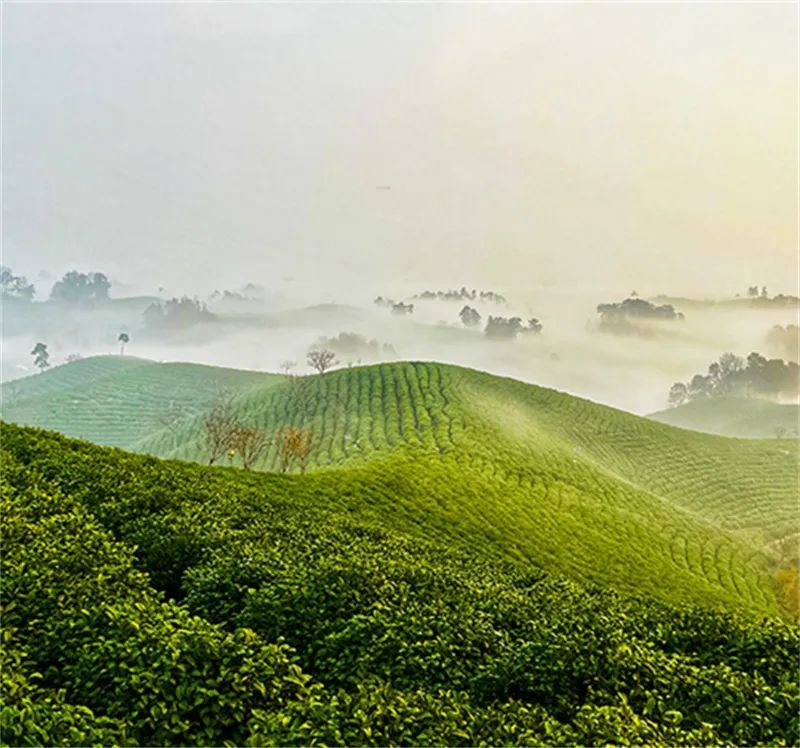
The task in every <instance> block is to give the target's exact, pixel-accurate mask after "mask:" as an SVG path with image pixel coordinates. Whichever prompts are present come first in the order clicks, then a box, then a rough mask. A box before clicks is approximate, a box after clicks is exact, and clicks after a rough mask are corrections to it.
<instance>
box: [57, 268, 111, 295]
mask: <svg viewBox="0 0 800 748" xmlns="http://www.w3.org/2000/svg"><path fill="white" fill-rule="evenodd" d="M110 288H111V282H110V281H109V280H108V278H107V277H106V276H105V275H104V274H103V273H79V272H78V271H77V270H70V271H69V272H68V273H65V274H64V277H63V278H61V280H59V281H57V282H56V284H55V285H54V286H53V290H52V291H51V292H50V298H51V299H60V300H61V301H92V300H95V301H102V300H105V299H108V291H109V289H110Z"/></svg>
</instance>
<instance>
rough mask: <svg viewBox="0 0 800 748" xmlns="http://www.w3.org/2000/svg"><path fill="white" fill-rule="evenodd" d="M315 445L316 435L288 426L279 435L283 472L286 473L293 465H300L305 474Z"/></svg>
mask: <svg viewBox="0 0 800 748" xmlns="http://www.w3.org/2000/svg"><path fill="white" fill-rule="evenodd" d="M313 444H314V435H313V434H312V433H311V432H310V431H309V430H308V429H304V428H301V427H300V426H286V427H285V428H283V429H281V431H280V432H279V434H278V447H279V450H280V460H281V462H280V465H281V472H283V473H285V472H286V471H287V470H288V469H289V467H290V466H291V465H292V463H294V462H297V463H298V464H299V465H300V472H301V473H304V472H305V471H306V467H308V459H309V457H310V456H311V449H312V447H313Z"/></svg>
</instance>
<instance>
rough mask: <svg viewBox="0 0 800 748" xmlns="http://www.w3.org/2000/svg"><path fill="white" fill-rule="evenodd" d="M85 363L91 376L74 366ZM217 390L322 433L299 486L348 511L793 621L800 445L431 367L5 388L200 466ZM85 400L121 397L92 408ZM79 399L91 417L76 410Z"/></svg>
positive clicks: (123, 377) (158, 370) (453, 544)
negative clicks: (787, 594)
mask: <svg viewBox="0 0 800 748" xmlns="http://www.w3.org/2000/svg"><path fill="white" fill-rule="evenodd" d="M79 365H80V366H82V367H84V371H81V370H80V369H77V368H76V369H73V368H72V367H78V366H79ZM94 369H96V370H97V371H98V372H99V373H98V374H97V375H96V377H95V378H94V379H92V377H93V376H95V375H93V374H92V373H91V372H92V371H93V370H94ZM71 372H74V374H71ZM68 374H70V376H72V377H73V378H72V379H70V380H69V381H67V375H68ZM220 382H223V383H224V384H225V385H226V386H228V388H229V389H231V390H232V391H234V392H235V393H237V394H236V397H235V399H234V401H233V407H234V410H235V415H236V418H237V419H238V420H240V421H241V422H242V423H244V424H246V425H249V426H255V427H258V428H260V429H263V430H264V431H265V432H267V433H270V434H272V433H275V432H276V431H277V430H278V429H279V428H281V427H282V426H285V425H297V426H303V427H305V428H307V429H309V430H310V431H311V432H312V433H313V435H314V449H313V451H312V453H311V456H310V467H311V469H310V472H309V473H308V474H307V475H306V476H305V478H304V483H303V485H307V486H314V491H315V492H316V494H317V495H322V494H323V493H324V495H325V496H327V497H328V498H327V499H326V500H327V501H328V502H329V504H330V505H331V506H332V507H333V508H335V509H336V511H339V512H344V513H346V514H347V515H348V516H355V517H358V518H360V519H369V520H371V521H375V522H379V523H381V524H382V525H384V526H388V527H391V528H393V529H396V530H398V531H401V532H403V533H405V534H406V535H408V536H409V537H413V538H415V539H420V540H422V539H426V540H435V541H437V542H440V543H443V544H445V545H447V546H448V547H450V548H458V549H463V550H467V551H471V552H475V551H477V552H478V553H480V555H481V556H482V557H484V558H487V559H494V560H499V561H503V562H508V563H511V564H513V565H515V566H516V567H517V568H520V569H526V570H527V569H530V568H531V567H535V568H537V569H542V570H546V571H548V572H552V573H556V574H558V575H561V576H564V577H566V578H569V579H571V580H574V581H577V582H580V583H586V584H592V585H602V586H610V587H613V588H614V589H616V590H617V591H620V592H625V593H632V594H638V595H646V596H649V597H651V598H654V599H659V600H662V601H663V602H666V603H670V604H672V603H679V604H680V603H690V604H699V605H703V606H706V607H711V608H716V609H726V610H736V611H741V612H744V613H746V614H748V615H752V616H760V615H770V616H771V615H776V614H778V613H779V612H780V610H781V607H782V604H783V602H784V601H783V599H782V595H783V593H782V591H781V590H779V589H778V588H777V587H776V585H775V582H774V579H773V577H774V573H775V565H776V563H777V562H778V561H779V559H776V558H775V553H774V549H775V547H776V544H779V543H780V542H781V541H782V540H784V539H786V538H792V537H793V536H794V534H796V533H797V532H798V508H800V507H798V491H797V486H798V448H797V442H796V440H781V441H778V440H770V441H755V440H734V439H725V438H721V437H715V436H710V435H705V434H700V433H695V432H690V431H684V430H680V429H675V428H671V427H668V426H665V425H662V424H659V423H655V422H653V421H651V420H648V419H644V418H639V417H637V416H634V415H631V414H628V413H624V412H621V411H617V410H614V409H612V408H607V407H604V406H600V405H597V404H594V403H591V402H588V401H586V400H581V399H579V398H575V397H572V396H569V395H566V394H563V393H559V392H556V391H553V390H549V389H544V388H541V387H536V386H533V385H529V384H524V383H521V382H518V381H515V380H511V379H505V378H501V377H496V376H492V375H489V374H485V373H481V372H477V371H473V370H469V369H463V368H459V367H454V366H444V365H439V364H430V363H398V364H383V365H377V366H369V367H360V368H353V369H343V370H339V371H332V372H328V373H326V374H324V375H322V376H313V377H304V378H296V379H291V380H286V379H285V378H281V377H276V376H273V375H268V374H259V373H255V372H235V371H231V370H221V369H213V368H211V367H200V366H193V365H187V364H155V363H150V362H142V361H134V360H127V359H122V358H120V357H105V358H100V359H88V360H86V361H82V362H78V364H70V365H68V366H64V367H59V368H57V369H55V370H53V371H51V372H47V373H45V374H43V375H37V376H35V377H30V378H28V379H24V380H21V381H19V382H18V383H16V393H15V394H16V399H15V401H14V403H15V404H12V405H7V404H6V403H7V402H8V393H7V392H6V387H8V386H9V385H5V386H4V390H3V391H4V393H5V402H4V408H3V415H4V418H6V419H7V420H12V421H17V422H22V423H30V424H34V425H40V426H44V427H47V428H54V429H57V430H60V431H62V432H64V433H67V434H72V435H83V436H85V437H87V438H90V439H92V440H93V441H97V442H102V443H109V444H115V445H117V446H123V447H127V448H133V449H135V450H136V451H141V452H147V453H150V454H154V455H159V456H166V457H179V458H181V459H184V460H195V461H200V462H204V461H206V458H207V452H206V447H205V443H204V428H203V414H204V413H205V412H207V410H208V408H209V407H210V403H211V402H212V401H213V397H214V393H215V391H216V390H215V387H218V386H219V383H220ZM47 388H49V390H48V389H47ZM48 391H49V392H50V393H51V394H49V395H48V394H47V393H48ZM88 391H94V392H95V393H96V392H98V391H102V392H104V393H105V395H104V397H105V399H104V398H102V397H97V396H95V397H94V399H89V398H88V396H87V397H86V399H84V400H82V399H81V398H82V397H84V396H85V393H86V392H88ZM167 396H169V397H173V399H179V400H180V402H182V403H183V402H185V403H186V404H187V408H191V409H190V410H189V411H188V412H187V413H185V414H184V415H183V416H182V417H180V418H176V420H175V421H174V422H173V423H171V424H169V427H166V426H164V425H163V423H162V422H161V421H160V420H159V418H160V416H161V415H163V409H164V407H165V406H164V398H165V397H167ZM195 397H196V399H193V398H195ZM57 398H61V399H60V400H58V399H57ZM109 399H112V401H111V402H108V400H109ZM65 400H77V401H78V404H77V405H76V406H75V408H74V409H73V410H71V411H70V410H69V409H66V408H63V407H62V406H61V403H62V401H65ZM53 402H55V404H54V405H51V403H53ZM123 402H124V403H126V405H125V407H124V408H123V407H122V405H121V404H120V403H123ZM278 452H279V447H278V444H277V441H276V442H273V443H272V444H271V445H270V447H269V449H268V450H267V451H266V452H265V453H264V455H263V456H262V458H261V461H260V463H258V464H257V467H258V468H260V469H262V470H273V471H274V470H277V469H278V467H279V464H280V460H279V454H278ZM298 480H299V478H298Z"/></svg>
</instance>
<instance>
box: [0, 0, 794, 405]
mask: <svg viewBox="0 0 800 748" xmlns="http://www.w3.org/2000/svg"><path fill="white" fill-rule="evenodd" d="M797 33H798V32H797V20H796V8H795V7H793V6H792V5H791V4H679V5H670V4H657V5H651V4H598V5H591V4H528V5H525V4H495V5H490V4H458V5H455V4H453V5H450V4H404V5H388V4H369V5H367V4H353V5H332V4H331V5H319V4H309V5H301V4H293V5H288V4H287V5H281V4H277V5H267V4H261V5H258V4H227V3H217V4H200V3H198V4H178V3H175V4H143V5H135V4H110V3H109V4H104V5H100V4H28V5H25V4H11V5H6V6H5V7H4V9H3V37H2V49H3V51H2V54H3V129H2V141H3V143H2V144H3V164H2V177H3V196H2V200H3V225H2V255H3V263H4V264H6V265H10V266H11V267H12V268H13V270H14V272H16V273H21V274H24V275H26V276H27V277H28V278H29V279H30V280H31V281H32V282H34V283H35V284H36V286H37V291H38V294H37V299H43V298H46V296H47V293H48V290H49V287H50V285H52V282H53V280H55V279H56V278H58V277H60V276H61V274H63V273H64V272H66V271H68V270H72V269H77V270H81V271H102V272H104V273H107V274H108V275H109V277H110V278H111V279H112V280H113V281H114V286H113V288H112V297H115V298H120V297H123V296H136V295H144V296H159V297H162V298H168V297H170V296H181V295H183V294H188V295H190V296H194V295H198V296H200V297H201V298H206V297H207V296H208V294H210V293H211V292H212V291H214V290H215V289H225V288H227V289H237V288H240V287H241V286H243V285H244V284H245V283H247V282H253V283H257V284H260V285H262V286H263V287H264V288H265V297H264V299H263V300H262V301H260V302H258V303H254V304H250V305H249V306H248V305H246V306H245V309H244V310H241V309H232V308H227V309H218V310H215V309H214V308H213V305H212V306H211V307H210V308H211V309H212V311H216V312H217V313H218V315H219V318H218V320H217V321H216V322H214V323H210V324H207V325H206V324H204V325H201V326H199V327H198V328H197V329H195V330H193V331H188V332H185V333H183V334H181V335H179V336H177V335H173V336H169V338H168V339H166V338H164V339H159V338H158V336H153V335H151V334H148V333H147V332H146V331H145V330H144V329H143V324H142V318H141V312H142V309H143V307H144V306H146V305H142V306H137V305H135V304H134V305H131V307H130V308H126V309H125V310H122V309H119V308H117V309H115V310H114V311H113V312H112V311H111V310H110V308H108V307H104V308H103V309H95V310H94V311H91V312H86V313H83V312H80V313H79V312H76V313H75V314H74V315H71V314H64V315H56V316H54V315H53V314H42V315H38V316H37V315H33V316H31V317H26V318H25V319H21V318H20V316H19V314H17V312H14V313H13V314H12V313H11V312H10V311H9V310H6V309H4V330H3V352H2V364H3V377H4V378H5V379H10V378H13V377H15V376H20V375H22V374H25V373H26V369H24V368H23V367H29V366H30V356H29V351H30V348H31V345H32V342H33V340H34V338H37V339H47V340H48V341H50V342H49V344H50V346H51V350H52V351H53V361H54V363H59V362H60V361H61V360H63V358H64V357H65V356H66V355H69V354H74V353H80V354H82V355H89V354H92V353H104V352H109V353H110V352H116V350H117V346H116V342H115V341H116V333H117V332H118V330H119V329H122V328H124V329H128V330H130V332H131V334H132V338H133V340H132V342H131V345H130V353H131V354H132V355H139V356H143V357H149V358H154V359H156V360H187V361H198V362H204V363H212V364H220V365H227V366H237V367H246V368H255V369H265V370H272V371H274V370H277V368H278V366H279V365H280V363H281V361H283V360H287V359H288V360H296V361H298V362H300V364H302V362H303V361H304V358H305V351H306V350H307V348H308V346H309V345H310V344H312V343H314V341H316V340H317V339H318V338H319V337H320V336H321V335H326V336H333V335H336V334H338V333H340V332H343V331H344V332H354V333H358V334H362V335H365V336H367V337H369V338H376V339H377V340H378V341H380V342H382V343H383V342H385V343H389V344H391V345H392V346H393V347H394V349H395V351H396V355H397V358H400V359H434V360H440V361H448V362H453V363H459V364H464V365H470V366H476V367H478V368H482V369H486V370H490V371H494V372H497V373H501V374H506V375H510V376H516V377H520V378H523V379H525V380H527V381H531V382H536V383H539V384H543V385H546V386H552V387H556V388H558V389H562V390H566V391H569V392H573V393H575V394H579V395H582V396H586V397H590V398H592V399H595V400H598V401H601V402H607V403H610V404H613V405H616V406H618V407H623V408H626V409H629V410H633V411H635V412H641V413H645V412H649V411H652V410H655V409H658V408H660V407H663V406H664V404H665V396H666V390H667V389H668V387H669V385H670V384H671V383H672V382H673V381H675V380H677V379H681V380H686V379H688V378H690V377H691V375H692V374H693V373H695V372H697V371H703V370H705V368H706V366H707V365H708V363H709V362H710V361H711V360H713V359H715V358H717V357H718V356H719V355H720V354H721V353H722V352H724V351H726V350H732V351H734V352H736V353H738V354H740V355H746V354H747V353H749V352H750V351H751V350H761V349H762V348H763V338H764V335H765V333H766V331H767V330H768V329H769V328H770V327H771V326H772V325H773V324H782V325H785V324H788V323H796V321H797V311H796V308H792V309H788V310H783V311H773V310H770V311H761V310H758V311H754V310H750V309H745V308H744V307H732V306H731V307H711V306H708V307H700V308H692V309H686V310H682V311H685V314H686V319H685V320H684V321H682V322H679V323H675V324H671V325H670V326H668V327H667V328H665V329H661V330H659V331H658V333H657V334H655V335H653V336H652V337H635V336H634V337H621V336H615V335H609V334H602V333H599V332H597V330H595V329H593V325H596V323H597V314H596V312H595V307H596V305H597V304H598V303H601V302H613V301H619V300H621V299H623V298H625V297H626V296H627V295H628V294H629V293H630V292H631V291H632V290H634V289H635V290H637V291H638V293H639V294H640V295H641V296H643V297H652V296H654V295H656V294H660V293H664V294H668V295H670V296H678V297H680V296H690V297H695V298H703V299H714V298H718V299H730V298H732V297H734V295H735V294H737V293H738V294H744V293H745V291H746V288H747V287H748V286H750V285H752V284H759V285H766V286H768V287H769V289H770V292H771V293H786V294H788V293H795V294H796V293H798V288H797V286H798V215H797V203H798V191H797V159H798V144H797V131H798V119H797V101H798V93H797V80H798V72H799V71H798V68H797V59H798V57H797V53H798V36H797ZM462 285H463V286H466V287H467V288H478V289H493V290H496V291H499V292H501V293H503V294H504V295H505V296H507V297H508V299H509V305H508V307H505V308H502V309H501V308H497V309H494V308H492V307H490V306H486V307H482V306H481V305H480V304H478V305H477V306H478V308H479V311H480V312H481V314H482V315H484V318H485V316H486V315H487V314H492V313H498V314H503V315H509V314H519V315H520V316H522V317H524V318H526V319H527V318H528V317H530V316H536V317H538V318H539V319H540V320H541V321H542V323H543V324H544V331H543V333H542V335H540V336H535V337H534V336H531V337H526V338H525V339H521V340H516V341H513V342H509V343H500V342H497V343H495V342H491V341H487V340H485V339H484V338H483V337H482V336H481V334H480V332H479V331H470V330H465V329H463V327H462V326H461V324H460V322H459V320H458V316H457V315H458V311H459V309H460V306H461V305H459V304H452V303H444V302H437V303H433V302H431V303H420V302H415V304H416V308H415V313H414V315H412V316H411V317H409V318H402V319H400V318H396V317H394V316H393V315H392V314H391V313H390V311H389V310H387V309H381V308H376V307H375V306H374V305H373V304H372V299H373V298H374V297H375V296H378V295H384V296H390V297H392V298H396V299H398V300H400V299H406V300H408V299H410V297H411V296H412V295H413V294H414V293H418V292H421V291H423V290H425V289H426V288H431V289H447V288H459V287H461V286H462ZM319 305H326V306H319ZM331 305H335V306H331ZM309 307H310V308H311V309H310V310H309ZM679 308H680V307H679ZM302 310H305V311H302ZM23 316H24V315H23ZM25 320H27V322H26V321H25ZM440 323H443V324H440ZM162 337H163V336H162ZM300 368H301V369H302V366H301V367H300Z"/></svg>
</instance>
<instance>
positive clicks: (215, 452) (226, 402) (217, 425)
mask: <svg viewBox="0 0 800 748" xmlns="http://www.w3.org/2000/svg"><path fill="white" fill-rule="evenodd" d="M203 425H204V427H205V432H206V446H207V447H208V464H209V465H213V464H214V463H215V462H216V461H217V460H219V459H220V458H221V457H224V456H225V454H226V453H227V452H228V450H229V449H232V448H233V434H234V431H235V430H236V428H237V426H236V423H235V422H234V420H233V417H232V414H231V397H230V395H229V394H228V393H227V392H225V391H224V390H221V391H220V392H219V393H218V394H217V398H216V402H215V403H214V406H213V408H212V409H211V411H210V412H209V413H208V414H207V415H206V417H205V418H204V419H203Z"/></svg>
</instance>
